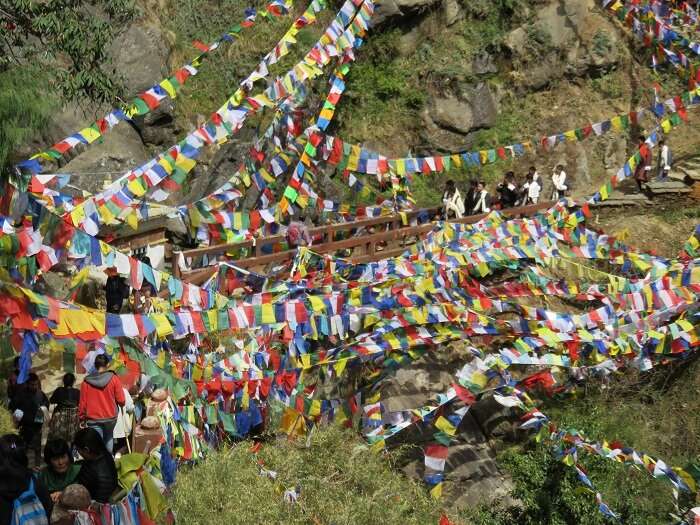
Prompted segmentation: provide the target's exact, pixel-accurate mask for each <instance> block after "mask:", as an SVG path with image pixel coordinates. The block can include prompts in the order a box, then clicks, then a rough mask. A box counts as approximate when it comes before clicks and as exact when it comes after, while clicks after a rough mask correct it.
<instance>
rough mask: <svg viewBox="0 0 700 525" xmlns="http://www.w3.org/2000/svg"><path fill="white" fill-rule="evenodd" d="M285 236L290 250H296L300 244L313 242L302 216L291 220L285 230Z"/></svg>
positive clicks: (304, 244) (307, 244) (306, 244)
mask: <svg viewBox="0 0 700 525" xmlns="http://www.w3.org/2000/svg"><path fill="white" fill-rule="evenodd" d="M285 238H286V240H287V246H288V247H289V249H290V250H296V249H297V248H299V247H300V246H311V244H312V239H311V234H310V233H309V229H308V228H307V227H306V223H305V222H304V218H301V220H296V219H292V220H290V222H289V225H288V226H287V230H286V231H285Z"/></svg>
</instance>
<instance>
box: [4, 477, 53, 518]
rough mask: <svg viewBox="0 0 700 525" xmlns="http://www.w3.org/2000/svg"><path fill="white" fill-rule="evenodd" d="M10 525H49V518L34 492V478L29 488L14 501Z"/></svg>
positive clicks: (30, 481)
mask: <svg viewBox="0 0 700 525" xmlns="http://www.w3.org/2000/svg"><path fill="white" fill-rule="evenodd" d="M12 505H13V510H12V521H10V524H11V525H49V518H48V516H47V515H46V510H44V505H42V503H41V501H40V500H39V496H37V495H36V491H35V490H34V476H32V477H31V478H30V480H29V487H27V490H25V491H24V492H22V494H20V495H19V496H18V497H17V499H16V500H15V501H14V503H13V504H12Z"/></svg>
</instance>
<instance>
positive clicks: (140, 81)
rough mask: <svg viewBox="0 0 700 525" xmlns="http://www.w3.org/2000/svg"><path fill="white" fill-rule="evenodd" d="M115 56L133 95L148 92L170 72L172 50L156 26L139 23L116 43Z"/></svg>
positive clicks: (128, 29) (128, 88)
mask: <svg viewBox="0 0 700 525" xmlns="http://www.w3.org/2000/svg"><path fill="white" fill-rule="evenodd" d="M111 54H112V56H113V57H114V58H113V61H114V67H115V69H116V71H118V72H119V73H120V74H121V75H122V76H123V77H124V81H125V84H126V88H127V90H128V92H129V93H132V94H136V93H138V92H140V91H143V90H144V89H148V88H149V87H151V86H152V85H153V84H154V83H156V82H158V81H159V80H161V79H162V78H163V77H164V76H165V75H167V73H168V70H167V64H168V57H169V55H170V49H169V47H168V43H167V40H166V38H165V35H164V34H163V31H162V30H161V28H160V27H159V26H158V25H156V24H153V23H150V22H146V21H138V22H136V23H134V24H132V25H130V26H129V27H128V28H127V29H126V31H124V32H123V33H121V34H119V35H118V36H116V37H115V38H114V40H113V41H112V48H111Z"/></svg>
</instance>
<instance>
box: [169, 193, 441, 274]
mask: <svg viewBox="0 0 700 525" xmlns="http://www.w3.org/2000/svg"><path fill="white" fill-rule="evenodd" d="M441 211H442V208H440V207H434V208H421V209H416V210H410V211H407V212H405V213H404V216H405V218H406V219H407V220H408V221H410V220H411V219H414V218H415V217H417V216H418V215H419V214H421V213H427V215H428V219H429V220H432V219H433V218H434V217H435V216H436V215H438V214H439V213H440V212H441ZM403 220H404V219H403V217H402V215H401V214H391V215H383V216H380V217H371V218H368V219H362V220H359V221H351V222H341V223H334V224H327V225H323V226H316V227H313V228H309V234H310V235H311V236H312V237H319V236H320V237H321V239H322V242H321V244H326V243H331V242H334V238H335V235H336V234H337V233H339V232H344V231H348V230H356V229H359V228H369V227H372V226H384V225H388V226H390V227H392V228H394V229H397V228H398V229H400V228H401V226H402V225H403ZM285 240H286V237H285V236H284V235H271V236H269V237H263V238H260V239H254V240H253V239H249V240H245V241H239V242H234V243H227V244H215V245H213V246H206V247H203V248H194V249H191V250H185V251H182V252H180V253H182V255H183V256H184V257H185V258H186V259H189V258H195V257H201V256H204V255H211V256H216V255H220V254H222V253H226V252H228V251H231V250H236V249H244V248H252V252H253V253H252V255H251V256H250V257H249V258H263V259H262V260H270V259H269V255H276V254H266V255H263V254H262V251H263V247H264V246H269V245H275V244H280V243H282V242H284V241H285ZM317 246H318V245H317ZM278 253H283V252H278ZM172 256H173V260H172V268H173V274H174V275H175V276H176V277H178V276H179V275H180V273H179V269H178V265H177V260H176V257H179V253H178V252H176V251H173V254H172ZM246 259H248V257H247V258H246ZM240 260H243V259H240ZM273 261H274V259H273ZM236 264H238V263H236ZM192 271H194V270H192Z"/></svg>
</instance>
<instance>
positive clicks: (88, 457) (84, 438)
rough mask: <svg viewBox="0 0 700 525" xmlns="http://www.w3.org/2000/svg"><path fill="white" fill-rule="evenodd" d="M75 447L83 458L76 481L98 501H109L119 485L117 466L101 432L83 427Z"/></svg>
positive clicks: (79, 463)
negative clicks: (101, 436)
mask: <svg viewBox="0 0 700 525" xmlns="http://www.w3.org/2000/svg"><path fill="white" fill-rule="evenodd" d="M115 377H116V376H115ZM75 448H76V449H77V450H78V453H79V454H80V456H81V457H82V458H83V459H82V460H81V461H79V462H78V465H79V466H80V472H79V473H78V477H77V478H76V483H80V484H81V485H82V486H84V487H85V488H86V489H88V492H90V497H91V498H92V499H94V500H95V501H97V502H98V503H107V502H109V498H110V496H111V495H112V494H113V493H114V491H115V490H116V489H117V487H118V486H119V483H118V477H117V467H116V465H115V464H114V458H113V457H112V455H111V453H110V452H109V451H108V450H107V448H106V447H105V444H104V441H103V440H102V439H101V438H100V434H99V432H97V431H96V430H95V429H94V428H81V429H80V430H79V431H78V433H77V434H76V435H75Z"/></svg>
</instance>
